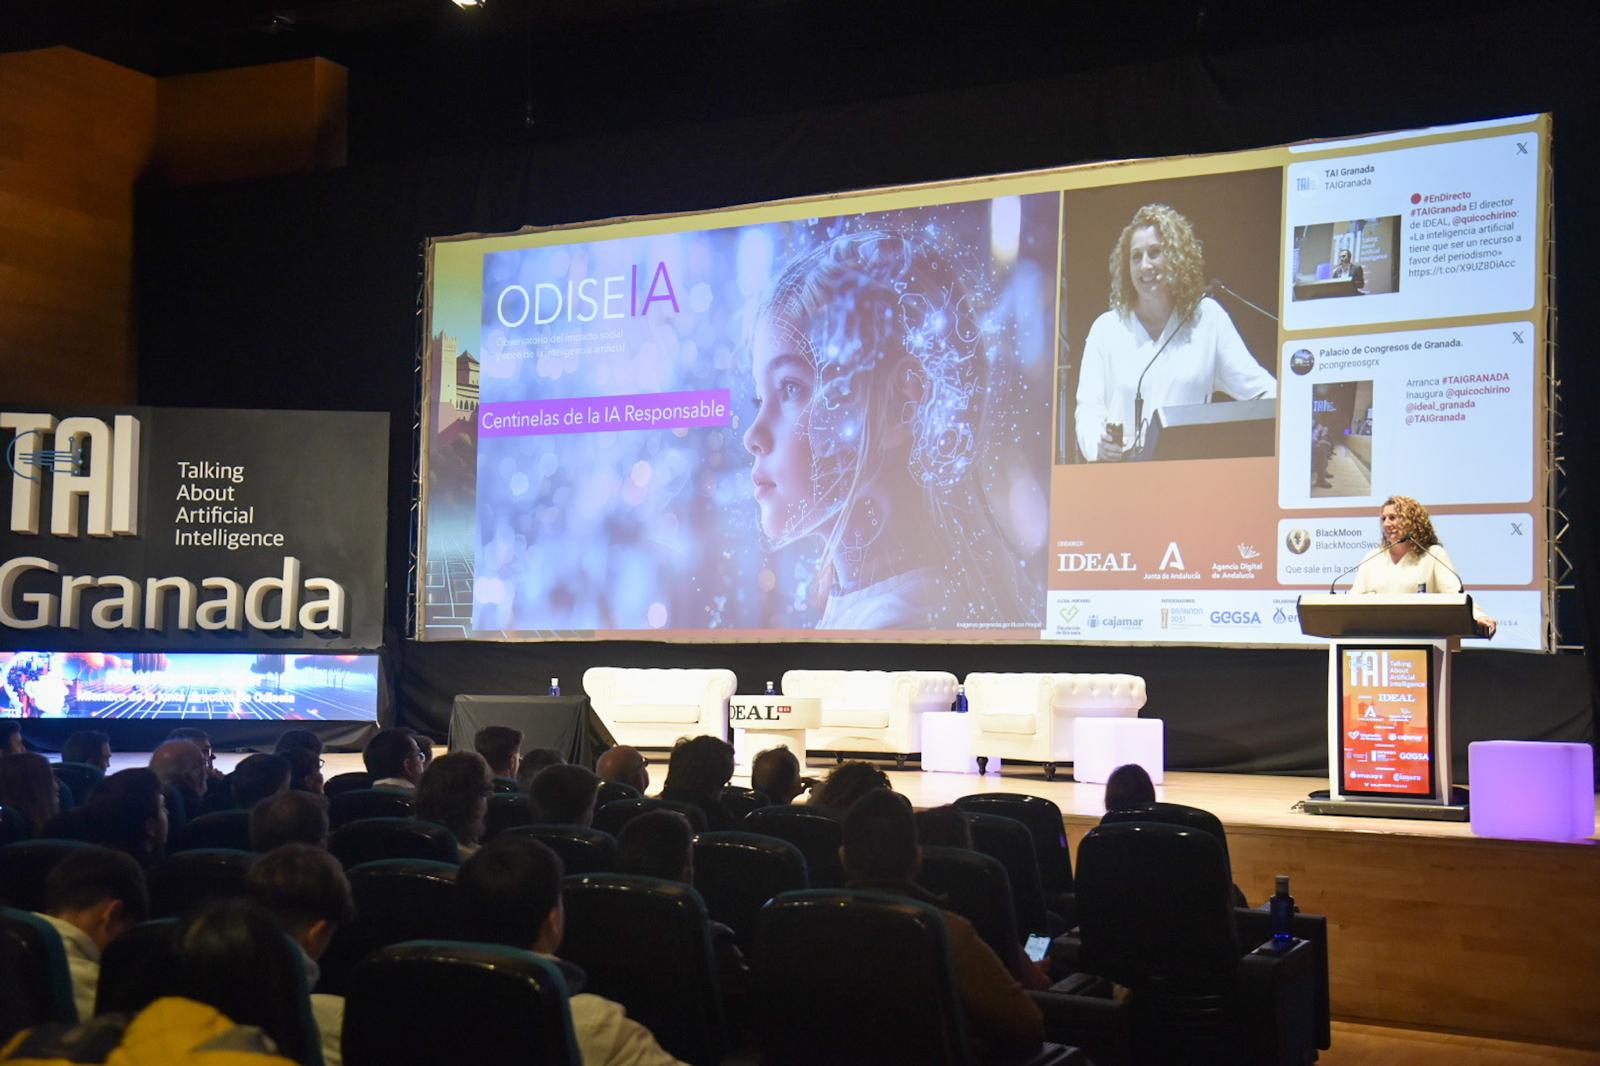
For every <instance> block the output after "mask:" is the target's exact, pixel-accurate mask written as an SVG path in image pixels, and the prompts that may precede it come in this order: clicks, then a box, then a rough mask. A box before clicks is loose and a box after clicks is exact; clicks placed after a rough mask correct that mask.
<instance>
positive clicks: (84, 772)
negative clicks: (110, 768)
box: [50, 762, 106, 809]
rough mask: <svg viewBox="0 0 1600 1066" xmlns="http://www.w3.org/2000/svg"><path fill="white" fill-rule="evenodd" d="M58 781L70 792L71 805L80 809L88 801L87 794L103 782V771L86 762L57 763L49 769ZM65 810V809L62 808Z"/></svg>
mask: <svg viewBox="0 0 1600 1066" xmlns="http://www.w3.org/2000/svg"><path fill="white" fill-rule="evenodd" d="M50 769H51V771H52V772H53V773H54V774H55V775H56V780H57V781H60V782H61V783H62V784H63V785H66V786H67V788H69V789H71V790H72V803H73V806H75V807H81V806H83V805H84V804H85V803H87V802H88V801H89V793H91V792H93V791H94V790H95V789H96V788H97V787H99V785H100V782H101V781H104V780H105V776H106V775H105V771H104V770H101V769H100V767H98V766H90V765H89V764H88V763H86V762H58V763H56V764H54V765H53V766H51V767H50ZM63 809H65V808H63Z"/></svg>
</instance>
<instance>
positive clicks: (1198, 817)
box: [1100, 803, 1249, 907]
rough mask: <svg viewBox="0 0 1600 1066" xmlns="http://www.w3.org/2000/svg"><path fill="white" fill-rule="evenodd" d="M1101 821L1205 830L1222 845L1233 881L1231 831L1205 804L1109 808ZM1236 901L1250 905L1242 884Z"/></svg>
mask: <svg viewBox="0 0 1600 1066" xmlns="http://www.w3.org/2000/svg"><path fill="white" fill-rule="evenodd" d="M1100 822H1101V824H1102V825H1110V824H1113V823H1116V822H1162V823H1164V824H1166V825H1177V826H1183V827H1184V828H1186V829H1195V830H1198V831H1200V832H1202V833H1205V834H1207V835H1208V836H1210V837H1211V838H1212V839H1214V840H1215V841H1216V842H1217V843H1218V844H1219V845H1220V846H1221V847H1222V862H1223V865H1224V866H1226V867H1227V869H1228V883H1229V884H1233V860H1232V859H1230V858H1229V856H1228V832H1227V830H1226V829H1224V828H1223V826H1222V819H1220V818H1218V817H1217V816H1216V815H1214V814H1212V813H1211V812H1210V811H1208V810H1206V809H1204V808H1203V807H1190V806H1188V805H1187V804H1183V803H1145V804H1141V805H1139V806H1137V807H1128V808H1125V809H1123V810H1118V811H1107V812H1106V813H1105V815H1104V816H1103V817H1101V819H1100ZM1233 904H1234V906H1236V907H1247V906H1249V903H1248V902H1246V900H1245V895H1244V893H1243V892H1242V891H1240V889H1239V886H1238V885H1234V886H1233Z"/></svg>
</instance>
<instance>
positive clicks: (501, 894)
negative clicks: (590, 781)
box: [456, 767, 678, 1066]
mask: <svg viewBox="0 0 1600 1066" xmlns="http://www.w3.org/2000/svg"><path fill="white" fill-rule="evenodd" d="M552 769H556V768H555V767H548V768H546V769H545V770H544V771H543V772H542V773H541V774H540V777H543V776H544V774H547V773H549V772H550V771H551V770H552ZM574 769H579V768H578V767H574ZM585 772H587V771H585ZM563 872H564V871H563V868H562V865H561V860H560V859H559V858H558V857H557V856H556V853H555V852H553V851H551V850H550V849H549V848H547V847H545V846H544V845H543V844H541V843H539V842H538V841H537V840H533V839H532V838H530V837H525V836H520V835H517V834H507V835H504V836H499V837H496V838H495V839H494V840H491V841H489V843H487V844H485V845H484V846H483V847H482V848H480V849H479V850H478V853H477V854H476V855H474V856H473V857H472V858H470V859H468V860H467V861H466V863H464V864H463V865H462V867H461V872H460V874H458V875H457V877H456V888H457V891H458V893H459V894H460V898H461V908H462V913H463V914H464V915H465V917H466V923H467V935H468V936H470V937H472V938H473V939H474V940H483V941H487V942H489V943H493V944H506V945H509V946H510V947H514V948H523V949H525V950H530V951H536V952H538V953H539V954H541V955H543V956H545V957H546V958H549V959H550V961H551V962H553V963H555V964H556V966H557V967H559V968H560V970H561V975H562V977H563V978H564V979H565V981H566V985H567V993H568V997H569V998H568V1003H569V1006H570V1008H571V1011H572V1031H573V1035H574V1036H575V1037H577V1041H578V1050H579V1052H580V1053H581V1057H582V1059H583V1062H584V1066H608V1064H615V1066H621V1064H624V1063H626V1064H628V1066H669V1064H672V1063H676V1062H677V1061H678V1060H677V1059H674V1058H673V1057H672V1056H671V1055H669V1054H667V1053H666V1052H665V1051H663V1050H662V1049H661V1045H660V1044H658V1043H656V1039H655V1037H654V1036H652V1035H651V1034H650V1030H648V1029H646V1028H645V1027H644V1026H642V1025H640V1024H639V1023H638V1022H636V1021H634V1020H633V1019H631V1018H629V1017H628V1016H627V1012H626V1011H625V1010H624V1009H623V1007H622V1005H621V1004H620V1003H614V1002H612V1001H611V1000H609V999H603V998H601V997H600V996H596V995H593V994H590V993H587V992H584V991H582V989H583V982H584V974H583V971H582V970H581V969H579V968H578V967H576V966H574V965H572V964H571V963H569V962H566V961H564V960H562V959H557V958H553V957H552V956H553V954H554V952H555V951H556V949H557V948H559V947H560V946H561V936H562V933H563V932H564V930H565V926H566V915H565V912H564V911H563V909H562V907H561V876H562V873H563Z"/></svg>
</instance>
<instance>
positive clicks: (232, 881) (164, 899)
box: [149, 848, 260, 918]
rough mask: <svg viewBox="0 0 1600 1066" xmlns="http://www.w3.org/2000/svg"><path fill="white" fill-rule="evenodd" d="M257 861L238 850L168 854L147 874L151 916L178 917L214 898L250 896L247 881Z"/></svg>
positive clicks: (226, 849)
mask: <svg viewBox="0 0 1600 1066" xmlns="http://www.w3.org/2000/svg"><path fill="white" fill-rule="evenodd" d="M258 858H260V856H259V855H257V854H256V853H255V852H253V851H241V850H239V849H237V848H196V849H194V850H193V851H180V852H176V853H174V854H172V855H168V856H167V857H166V858H164V859H162V860H161V861H160V862H158V863H156V865H155V867H154V868H153V869H152V870H151V871H150V875H149V880H150V914H151V916H152V917H155V918H177V917H180V916H182V915H184V914H187V913H188V912H189V911H191V910H193V909H194V908H196V907H198V906H200V905H201V904H202V903H205V902H207V901H209V900H213V899H222V898H229V897H239V898H243V897H245V896H247V895H249V889H248V888H247V887H246V884H245V881H246V878H248V877H249V876H250V867H252V866H254V865H255V861H256V860H257V859H258Z"/></svg>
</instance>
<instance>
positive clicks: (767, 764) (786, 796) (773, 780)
mask: <svg viewBox="0 0 1600 1066" xmlns="http://www.w3.org/2000/svg"><path fill="white" fill-rule="evenodd" d="M814 783H815V782H814V781H813V780H812V779H811V778H809V777H801V776H800V760H799V759H797V758H795V754H794V752H792V751H790V750H789V749H788V748H786V747H784V746H783V745H781V744H780V745H778V746H777V747H776V748H768V749H767V750H766V751H763V752H761V753H760V754H758V755H757V756H756V757H755V761H754V762H753V763H751V764H750V787H751V788H753V789H755V790H756V791H757V792H759V793H761V794H762V795H763V796H765V797H767V799H769V800H771V801H772V802H773V803H775V804H782V803H793V802H794V798H795V797H796V796H798V795H800V793H802V792H804V791H806V790H807V789H808V788H810V787H811V786H812V785H813V784H814Z"/></svg>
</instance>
